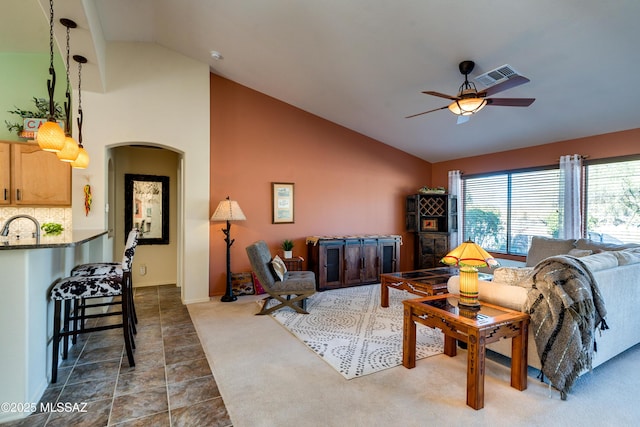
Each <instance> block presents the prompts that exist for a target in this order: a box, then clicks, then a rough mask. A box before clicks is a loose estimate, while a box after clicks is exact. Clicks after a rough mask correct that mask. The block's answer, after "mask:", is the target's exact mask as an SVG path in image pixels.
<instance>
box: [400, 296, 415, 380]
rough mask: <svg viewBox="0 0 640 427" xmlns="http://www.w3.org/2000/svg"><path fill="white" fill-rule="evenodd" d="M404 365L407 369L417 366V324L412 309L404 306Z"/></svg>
mask: <svg viewBox="0 0 640 427" xmlns="http://www.w3.org/2000/svg"><path fill="white" fill-rule="evenodd" d="M402 365H403V366H404V367H405V368H409V369H411V368H415V366H416V323H415V322H414V321H413V312H412V310H411V307H407V306H406V305H405V306H404V330H403V333H402Z"/></svg>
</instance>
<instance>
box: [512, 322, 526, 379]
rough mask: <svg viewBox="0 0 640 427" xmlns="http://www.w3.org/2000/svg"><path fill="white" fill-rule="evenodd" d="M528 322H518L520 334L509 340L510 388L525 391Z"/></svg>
mask: <svg viewBox="0 0 640 427" xmlns="http://www.w3.org/2000/svg"><path fill="white" fill-rule="evenodd" d="M528 338H529V321H528V320H523V321H522V322H520V334H519V335H516V336H515V337H513V338H512V339H511V387H513V388H515V389H517V390H520V391H522V390H526V389H527V355H528V346H529V339H528Z"/></svg>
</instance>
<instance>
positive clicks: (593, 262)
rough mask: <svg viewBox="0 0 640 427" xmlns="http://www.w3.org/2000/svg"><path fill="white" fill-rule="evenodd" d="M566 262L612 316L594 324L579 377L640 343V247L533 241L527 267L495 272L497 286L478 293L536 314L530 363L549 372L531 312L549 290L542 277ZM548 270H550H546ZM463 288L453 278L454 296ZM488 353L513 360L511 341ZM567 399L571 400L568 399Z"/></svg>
mask: <svg viewBox="0 0 640 427" xmlns="http://www.w3.org/2000/svg"><path fill="white" fill-rule="evenodd" d="M565 262H566V263H567V265H577V266H578V267H582V269H583V270H584V271H583V275H584V276H585V278H592V279H593V282H595V285H594V286H595V287H594V294H595V293H598V292H599V297H601V298H599V299H601V301H602V303H603V306H604V310H606V315H604V316H603V317H604V320H605V322H603V323H600V319H596V321H595V322H594V324H593V325H592V326H599V327H598V328H595V327H594V328H593V329H595V330H593V331H590V333H592V334H593V336H591V337H589V338H590V341H593V342H594V344H593V345H594V346H595V347H594V348H593V350H594V351H593V352H592V353H591V356H590V360H588V363H583V364H582V365H578V367H577V368H576V369H578V370H579V372H578V374H577V375H580V374H582V373H584V372H586V371H588V370H589V369H590V368H593V367H596V366H598V365H600V364H602V363H604V362H606V361H607V360H609V359H611V358H613V357H614V356H616V355H618V354H620V353H622V352H623V351H625V350H627V349H628V348H630V347H632V346H634V345H635V344H638V343H640V328H638V327H637V323H638V322H637V313H638V307H640V245H633V244H630V245H612V244H604V243H598V242H594V241H591V240H588V239H578V240H562V239H551V238H545V237H533V238H532V241H531V246H530V248H529V251H528V254H527V259H526V263H525V262H522V263H520V265H516V266H513V263H511V266H509V267H498V268H496V269H494V271H493V278H492V280H491V281H486V280H479V283H478V291H479V294H480V297H479V298H480V300H481V301H487V302H490V303H494V304H497V305H500V306H503V307H508V308H511V309H515V310H519V311H524V312H529V314H531V315H532V324H531V325H530V328H529V341H528V344H529V353H528V364H529V366H531V367H534V368H537V369H542V371H543V373H544V372H545V370H544V369H543V367H542V363H541V361H540V357H539V352H538V348H537V346H536V339H535V337H534V335H535V334H536V331H535V330H534V329H535V328H534V322H533V310H531V307H532V305H533V302H532V301H533V300H534V299H535V297H536V293H538V292H539V290H538V288H542V287H543V283H540V281H541V280H542V279H543V276H542V275H543V274H546V275H551V274H556V275H557V274H561V273H562V271H561V270H562V269H561V268H559V267H558V266H559V265H563V264H561V263H565ZM550 266H551V268H550ZM554 266H555V267H554ZM545 267H546V268H547V269H546V270H544V271H542V269H543V268H545ZM573 276H574V274H571V275H569V276H567V277H573ZM555 280H556V283H557V282H563V283H564V279H563V280H558V279H557V278H556V279H555ZM536 281H537V282H536ZM459 289H460V278H459V276H453V277H451V278H450V279H449V282H448V290H449V292H451V293H459ZM594 299H595V298H594ZM604 310H603V311H604ZM536 314H538V313H536ZM607 326H608V329H606V328H607ZM539 329H540V328H539ZM538 338H539V337H538ZM543 342H544V341H543ZM487 348H488V349H490V350H492V351H495V352H497V353H499V354H502V355H504V356H507V357H511V343H510V340H501V341H499V342H496V343H493V344H489V345H488V346H487ZM577 375H574V378H570V379H569V380H568V383H567V384H566V386H565V384H562V386H561V387H557V386H556V384H554V383H553V382H552V384H553V385H554V386H556V388H558V389H559V390H560V391H561V392H566V391H568V389H570V387H571V385H572V383H573V380H574V379H575V377H577ZM550 380H551V379H550ZM565 397H566V395H565V396H563V398H565Z"/></svg>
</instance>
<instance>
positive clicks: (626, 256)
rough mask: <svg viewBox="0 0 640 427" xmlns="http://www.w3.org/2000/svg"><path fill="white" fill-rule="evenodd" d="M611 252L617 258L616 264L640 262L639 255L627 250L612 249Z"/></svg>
mask: <svg viewBox="0 0 640 427" xmlns="http://www.w3.org/2000/svg"><path fill="white" fill-rule="evenodd" d="M611 253H612V254H613V255H614V256H615V257H616V258H618V265H627V264H637V263H639V262H640V256H638V254H636V253H634V252H632V251H629V250H624V251H612V252H611Z"/></svg>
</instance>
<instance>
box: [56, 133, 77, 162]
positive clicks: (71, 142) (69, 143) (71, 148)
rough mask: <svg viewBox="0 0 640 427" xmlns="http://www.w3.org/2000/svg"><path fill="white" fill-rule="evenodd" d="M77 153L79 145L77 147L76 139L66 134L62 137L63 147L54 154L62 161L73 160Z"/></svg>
mask: <svg viewBox="0 0 640 427" xmlns="http://www.w3.org/2000/svg"><path fill="white" fill-rule="evenodd" d="M79 153H80V147H78V143H77V142H76V140H75V139H73V138H72V137H71V136H67V137H65V139H64V147H62V150H60V151H58V152H57V153H56V156H58V159H60V160H61V161H63V162H73V161H75V160H76V159H77V158H78V154H79Z"/></svg>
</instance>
